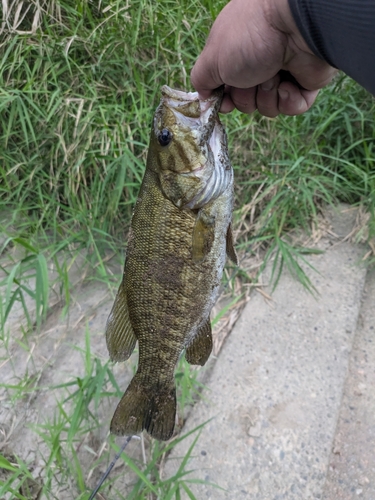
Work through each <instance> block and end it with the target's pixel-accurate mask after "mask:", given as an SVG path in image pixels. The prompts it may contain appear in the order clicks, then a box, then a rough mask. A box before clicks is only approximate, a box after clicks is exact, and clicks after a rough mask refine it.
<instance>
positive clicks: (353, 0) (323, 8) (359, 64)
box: [289, 0, 375, 95]
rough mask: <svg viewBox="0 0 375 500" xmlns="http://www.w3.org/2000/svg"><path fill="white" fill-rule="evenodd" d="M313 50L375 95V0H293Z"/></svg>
mask: <svg viewBox="0 0 375 500" xmlns="http://www.w3.org/2000/svg"><path fill="white" fill-rule="evenodd" d="M289 6H290V8H291V11H292V14H293V17H294V20H295V22H296V24H297V26H298V29H299V30H300V32H301V34H302V36H303V38H304V39H305V41H306V43H307V44H308V45H309V47H310V49H311V50H312V51H313V52H314V53H315V54H316V55H317V56H318V57H320V58H321V59H324V60H325V61H327V62H328V63H329V64H330V65H331V66H335V67H336V68H339V69H341V70H342V71H344V72H345V73H346V74H348V75H349V76H351V77H352V78H353V79H354V80H356V81H357V82H358V83H360V84H361V85H362V86H363V87H365V88H366V89H367V90H369V91H370V92H371V93H372V94H373V95H375V0H289Z"/></svg>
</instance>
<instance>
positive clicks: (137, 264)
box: [106, 86, 237, 440]
mask: <svg viewBox="0 0 375 500" xmlns="http://www.w3.org/2000/svg"><path fill="white" fill-rule="evenodd" d="M221 99H222V91H217V92H216V93H214V94H213V96H212V97H210V98H209V99H207V100H204V101H202V100H200V99H199V98H198V94H197V93H184V92H180V91H176V90H172V89H170V88H169V87H166V86H164V87H163V88H162V99H161V103H160V105H159V107H158V108H157V110H156V113H155V117H154V120H153V125H152V129H151V138H150V146H149V152H148V158H147V166H146V171H145V175H144V178H143V182H142V186H141V189H140V192H139V196H138V200H137V202H136V205H135V209H134V214H133V218H132V222H131V230H130V234H129V241H128V248H127V254H126V262H125V269H124V277H123V281H122V283H121V285H120V288H119V290H118V293H117V296H116V299H115V302H114V305H113V308H112V311H111V313H110V315H109V318H108V321H107V327H106V339H107V346H108V350H109V353H110V357H111V359H112V360H114V361H123V360H126V359H127V358H128V357H129V356H130V355H131V353H132V351H133V349H134V347H135V344H136V341H137V340H138V344H139V361H138V369H137V372H136V374H135V376H134V378H133V379H132V381H131V383H130V385H129V387H128V389H127V391H126V392H125V394H124V396H123V397H122V399H121V401H120V403H119V404H118V406H117V409H116V411H115V413H114V416H113V419H112V422H111V432H112V433H114V434H117V435H125V434H136V433H139V432H141V431H142V430H143V429H146V430H147V432H149V433H150V434H151V436H153V437H154V438H156V439H160V440H167V439H169V438H170V437H171V436H172V434H173V430H174V425H175V418H176V389H175V382H174V370H175V367H176V364H177V361H178V359H179V357H180V355H181V353H182V351H183V350H184V349H186V359H187V361H188V362H189V363H191V364H199V365H204V364H205V362H206V361H207V359H208V357H209V355H210V353H211V350H212V333H211V324H210V312H211V309H212V307H213V305H214V303H215V301H216V299H217V295H218V291H219V286H220V281H221V277H222V272H223V268H224V264H225V259H226V254H228V255H229V257H230V258H231V259H232V260H233V261H234V262H237V256H236V253H235V251H234V248H233V238H232V232H231V218H232V209H233V170H232V167H231V164H230V161H229V158H228V151H227V141H226V136H225V132H224V129H223V126H222V124H221V123H220V120H219V118H218V109H219V107H220V103H221Z"/></svg>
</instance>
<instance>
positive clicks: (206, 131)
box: [161, 85, 233, 209]
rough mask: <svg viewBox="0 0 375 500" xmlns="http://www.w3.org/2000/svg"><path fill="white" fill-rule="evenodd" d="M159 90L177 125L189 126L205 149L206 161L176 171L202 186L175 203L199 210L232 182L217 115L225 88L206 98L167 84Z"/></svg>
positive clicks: (223, 133) (226, 147) (225, 140)
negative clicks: (192, 167)
mask: <svg viewBox="0 0 375 500" xmlns="http://www.w3.org/2000/svg"><path fill="white" fill-rule="evenodd" d="M161 93H162V102H163V104H164V105H165V106H167V107H168V108H169V109H170V110H171V111H172V112H173V115H174V117H175V120H176V123H177V124H178V126H180V127H181V128H188V129H189V130H190V131H191V132H192V134H193V136H194V137H195V138H196V141H197V142H198V143H199V144H200V147H201V149H202V151H206V154H205V156H206V163H201V164H198V165H196V167H195V168H194V169H191V168H190V169H187V170H186V171H180V172H179V174H180V175H183V176H186V177H188V176H192V177H195V178H197V179H200V180H201V181H202V183H201V186H202V188H201V189H200V190H199V191H198V192H194V194H193V196H192V197H189V199H186V198H185V199H181V200H180V202H179V203H178V206H180V208H190V209H199V208H201V207H203V206H204V205H206V204H207V203H209V202H210V201H212V200H215V199H216V198H218V197H219V196H220V195H221V194H222V193H223V192H224V191H225V189H226V187H227V186H228V185H231V184H232V182H233V170H232V167H231V164H230V161H229V157H228V146H227V138H226V134H225V130H224V127H223V125H222V123H221V122H220V119H219V115H218V113H219V108H220V105H221V102H222V99H223V95H224V87H220V88H219V89H216V90H215V91H214V92H213V93H212V95H211V96H210V97H209V98H207V99H200V97H199V94H198V92H183V91H180V90H174V89H171V88H170V87H168V86H166V85H164V86H163V87H162V89H161Z"/></svg>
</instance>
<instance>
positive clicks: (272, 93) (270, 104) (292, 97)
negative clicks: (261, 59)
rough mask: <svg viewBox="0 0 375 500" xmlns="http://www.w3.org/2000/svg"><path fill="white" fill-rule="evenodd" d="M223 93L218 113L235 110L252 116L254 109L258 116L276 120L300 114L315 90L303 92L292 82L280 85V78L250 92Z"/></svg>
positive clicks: (305, 108)
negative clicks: (281, 116) (282, 116)
mask: <svg viewBox="0 0 375 500" xmlns="http://www.w3.org/2000/svg"><path fill="white" fill-rule="evenodd" d="M226 92H227V93H226V94H224V99H223V102H222V104H221V108H220V111H221V113H230V112H231V111H233V110H234V109H235V108H236V109H238V110H239V111H241V112H242V113H247V114H251V113H253V112H254V111H255V110H256V109H257V110H258V111H259V113H260V114H262V115H264V116H267V117H269V118H275V117H276V116H277V115H279V114H280V113H282V114H284V115H290V116H294V115H300V114H302V113H305V112H306V111H307V110H308V109H310V108H311V106H312V105H313V103H314V101H315V99H316V97H317V95H318V92H319V91H318V90H305V89H301V88H300V87H298V86H297V85H296V84H294V83H292V82H285V81H282V82H280V77H279V75H276V76H275V77H274V78H271V79H270V80H268V81H267V82H265V83H264V84H262V85H258V86H257V87H251V88H249V89H238V88H236V87H229V88H228V89H227V90H226Z"/></svg>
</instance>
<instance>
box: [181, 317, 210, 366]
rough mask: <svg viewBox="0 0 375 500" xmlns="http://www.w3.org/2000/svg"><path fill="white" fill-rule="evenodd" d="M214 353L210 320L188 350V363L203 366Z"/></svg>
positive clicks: (200, 330) (199, 331) (200, 329)
mask: <svg viewBox="0 0 375 500" xmlns="http://www.w3.org/2000/svg"><path fill="white" fill-rule="evenodd" d="M211 351H212V330H211V322H210V318H207V320H206V322H205V323H204V324H203V325H202V326H201V327H200V328H199V330H198V332H197V334H196V336H195V337H194V339H193V341H192V342H191V344H190V345H189V346H188V347H187V348H186V354H185V357H186V361H187V362H188V363H190V364H191V365H201V366H203V365H204V364H205V363H206V361H207V360H208V358H209V357H210V354H211Z"/></svg>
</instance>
